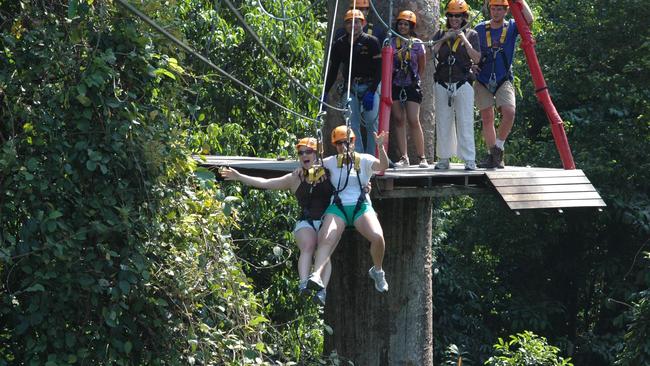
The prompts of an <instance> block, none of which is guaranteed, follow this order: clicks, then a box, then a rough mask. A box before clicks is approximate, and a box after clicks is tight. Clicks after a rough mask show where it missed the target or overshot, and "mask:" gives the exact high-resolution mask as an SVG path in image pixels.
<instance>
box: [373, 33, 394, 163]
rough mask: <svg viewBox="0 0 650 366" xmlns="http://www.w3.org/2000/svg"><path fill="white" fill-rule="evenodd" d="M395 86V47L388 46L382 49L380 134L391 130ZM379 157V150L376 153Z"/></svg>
mask: <svg viewBox="0 0 650 366" xmlns="http://www.w3.org/2000/svg"><path fill="white" fill-rule="evenodd" d="M392 84H393V47H391V45H390V44H387V45H386V46H384V47H383V48H382V49H381V98H380V99H379V133H381V132H382V131H386V132H388V131H389V130H390V109H391V107H392V106H393V98H392V95H391V92H392V90H391V89H392V88H391V87H392ZM384 149H385V150H386V151H388V139H385V140H384ZM375 156H377V157H378V156H379V149H377V150H376V151H375Z"/></svg>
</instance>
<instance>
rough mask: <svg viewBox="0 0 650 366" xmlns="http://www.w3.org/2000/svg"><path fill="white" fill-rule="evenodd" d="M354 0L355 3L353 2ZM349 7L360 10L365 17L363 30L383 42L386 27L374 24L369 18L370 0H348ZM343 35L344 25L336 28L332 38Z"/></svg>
mask: <svg viewBox="0 0 650 366" xmlns="http://www.w3.org/2000/svg"><path fill="white" fill-rule="evenodd" d="M355 1H356V3H355ZM350 9H358V10H361V12H362V13H363V16H364V17H365V18H366V21H367V22H366V25H365V26H364V27H363V31H364V32H365V33H368V34H369V35H371V36H375V37H377V39H378V40H379V42H380V43H381V42H383V41H384V38H386V29H384V27H383V26H381V25H374V24H373V23H371V22H370V20H369V15H370V0H350ZM344 35H345V27H341V28H339V29H337V30H336V32H335V33H334V39H339V38H340V37H342V36H344Z"/></svg>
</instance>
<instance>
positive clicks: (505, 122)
mask: <svg viewBox="0 0 650 366" xmlns="http://www.w3.org/2000/svg"><path fill="white" fill-rule="evenodd" d="M514 123H515V107H513V106H510V105H504V106H501V123H499V130H498V132H499V133H498V134H497V136H498V137H499V140H503V141H505V140H506V139H507V138H508V135H509V134H510V130H512V125H514ZM493 128H494V127H493ZM492 145H494V144H492Z"/></svg>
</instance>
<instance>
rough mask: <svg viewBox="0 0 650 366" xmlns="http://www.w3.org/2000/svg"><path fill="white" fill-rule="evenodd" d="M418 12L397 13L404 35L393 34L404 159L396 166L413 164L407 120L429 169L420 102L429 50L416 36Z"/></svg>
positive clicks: (422, 165) (398, 126) (397, 27)
mask: <svg viewBox="0 0 650 366" xmlns="http://www.w3.org/2000/svg"><path fill="white" fill-rule="evenodd" d="M416 24H417V20H416V17H415V13H413V12H412V11H410V10H404V11H402V12H401V13H399V15H398V16H397V21H396V22H395V31H396V32H397V33H398V34H399V35H400V36H402V37H405V38H408V39H409V40H408V41H405V40H404V39H402V38H401V37H399V36H398V37H393V39H392V40H391V46H392V47H393V54H394V56H393V60H394V61H393V86H392V89H393V95H392V99H393V106H392V109H391V114H392V116H393V121H394V122H395V135H396V136H395V139H396V140H397V150H398V152H399V154H400V159H399V161H398V162H397V163H395V166H397V167H404V168H408V167H409V165H410V164H409V158H408V151H407V149H406V122H408V125H409V130H410V131H411V136H412V137H413V140H414V142H415V150H416V151H417V154H418V160H419V166H420V168H428V167H429V164H428V163H427V158H426V156H425V154H424V135H423V133H422V126H421V125H420V103H422V90H421V89H420V76H421V75H423V74H424V68H425V66H426V51H425V49H424V45H423V44H422V43H414V42H416V41H417V42H419V41H420V40H419V39H418V38H416V37H415V31H414V29H415V25H416Z"/></svg>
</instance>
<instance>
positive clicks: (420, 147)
mask: <svg viewBox="0 0 650 366" xmlns="http://www.w3.org/2000/svg"><path fill="white" fill-rule="evenodd" d="M406 119H407V120H408V123H409V129H410V131H411V137H412V138H413V140H414V142H415V150H416V151H417V153H418V157H421V156H425V154H424V134H423V133H422V125H420V105H419V104H418V103H415V102H406ZM405 140H406V139H405ZM404 145H406V141H404Z"/></svg>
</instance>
